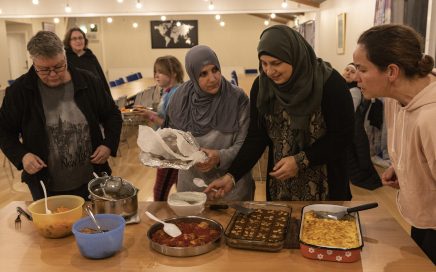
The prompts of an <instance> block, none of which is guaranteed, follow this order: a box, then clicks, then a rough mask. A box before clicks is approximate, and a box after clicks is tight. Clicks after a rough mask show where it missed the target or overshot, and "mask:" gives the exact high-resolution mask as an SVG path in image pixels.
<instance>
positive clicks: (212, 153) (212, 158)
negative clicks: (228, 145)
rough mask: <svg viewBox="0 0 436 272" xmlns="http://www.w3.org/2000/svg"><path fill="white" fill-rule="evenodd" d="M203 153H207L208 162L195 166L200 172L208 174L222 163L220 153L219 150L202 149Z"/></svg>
mask: <svg viewBox="0 0 436 272" xmlns="http://www.w3.org/2000/svg"><path fill="white" fill-rule="evenodd" d="M201 151H203V152H204V153H206V155H207V161H206V162H203V163H197V164H196V165H195V166H196V167H197V169H198V170H199V171H201V172H208V171H210V170H211V169H212V168H214V167H215V166H216V165H218V164H219V163H220V152H219V151H218V150H215V149H206V148H202V149H201Z"/></svg>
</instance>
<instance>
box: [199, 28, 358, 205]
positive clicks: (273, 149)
mask: <svg viewBox="0 0 436 272" xmlns="http://www.w3.org/2000/svg"><path fill="white" fill-rule="evenodd" d="M257 50H258V56H259V66H260V71H261V73H260V75H259V77H258V78H256V80H255V81H254V83H253V86H252V89H251V93H250V101H251V102H250V103H251V107H250V119H251V120H250V128H249V129H248V135H247V138H246V139H245V142H244V145H243V146H242V147H241V150H240V151H239V153H238V155H237V156H236V158H235V160H234V161H233V163H232V165H231V166H230V168H229V170H228V172H227V173H226V175H224V176H223V177H221V178H219V179H216V180H215V181H213V182H212V183H211V184H210V185H209V187H208V188H207V189H206V190H205V192H206V193H208V195H209V197H210V198H212V199H213V198H221V197H224V196H225V195H227V194H228V193H231V192H232V190H233V187H234V182H235V181H237V180H238V179H239V178H240V177H241V176H243V175H245V173H247V172H249V171H250V169H251V168H252V167H253V166H254V165H255V164H256V162H257V160H258V159H259V158H260V156H261V155H262V153H263V152H264V150H265V148H266V147H267V146H269V159H268V173H269V175H268V177H267V189H266V191H267V200H350V199H351V191H350V186H349V178H348V173H347V158H346V150H347V147H348V145H349V144H350V143H351V141H352V139H353V129H354V118H353V117H354V112H353V102H352V99H351V95H350V92H349V91H348V88H347V85H346V83H345V80H344V79H343V78H342V76H341V75H340V74H339V73H338V72H337V71H336V70H334V69H332V68H331V66H330V65H329V64H328V63H326V62H324V61H323V60H322V59H319V58H317V57H316V55H315V52H314V51H313V49H312V47H311V46H310V45H309V44H308V43H307V42H306V40H305V39H304V38H303V37H302V36H301V35H300V34H299V33H298V32H296V31H295V30H293V29H292V28H289V27H287V26H284V25H277V26H272V27H270V28H267V29H266V30H264V32H263V33H262V34H261V36H260V42H259V45H258V47H257ZM238 183H239V182H236V186H238V185H239V184H238ZM213 189H216V190H218V191H216V192H215V191H213Z"/></svg>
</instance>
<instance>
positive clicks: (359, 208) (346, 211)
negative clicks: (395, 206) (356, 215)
mask: <svg viewBox="0 0 436 272" xmlns="http://www.w3.org/2000/svg"><path fill="white" fill-rule="evenodd" d="M376 207H378V203H377V202H372V203H368V204H363V205H359V206H355V207H351V208H346V209H344V210H343V211H339V212H325V211H315V215H316V216H317V217H318V218H323V219H334V220H341V219H342V218H344V217H345V216H346V215H347V214H349V213H352V212H358V211H364V210H368V209H373V208H376Z"/></svg>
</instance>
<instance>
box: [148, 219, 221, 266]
mask: <svg viewBox="0 0 436 272" xmlns="http://www.w3.org/2000/svg"><path fill="white" fill-rule="evenodd" d="M163 221H164V222H167V223H178V222H184V223H201V222H206V223H208V224H209V227H210V228H213V229H215V230H217V231H218V232H219V235H218V236H217V237H216V238H215V239H213V240H212V241H210V242H208V243H206V244H204V245H199V246H191V247H177V246H168V245H163V244H159V243H157V242H155V241H153V240H152V236H153V234H154V233H155V232H156V231H158V230H160V229H162V227H163V225H162V224H161V223H155V224H154V225H152V226H151V227H150V229H149V230H148V232H147V237H148V239H149V240H150V246H151V248H153V249H154V250H156V251H157V252H159V253H161V254H164V255H167V256H173V257H190V256H197V255H201V254H204V253H207V252H209V251H211V250H213V249H215V248H217V247H219V246H220V244H221V237H222V234H223V232H224V229H223V226H222V225H221V224H220V223H218V222H217V221H215V220H213V219H210V218H205V217H200V216H179V217H174V218H168V219H165V220H163ZM182 235H183V234H182Z"/></svg>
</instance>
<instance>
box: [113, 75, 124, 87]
mask: <svg viewBox="0 0 436 272" xmlns="http://www.w3.org/2000/svg"><path fill="white" fill-rule="evenodd" d="M124 83H125V81H124V79H123V78H122V77H120V78H119V79H116V80H115V84H117V86H118V85H122V84H124Z"/></svg>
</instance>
